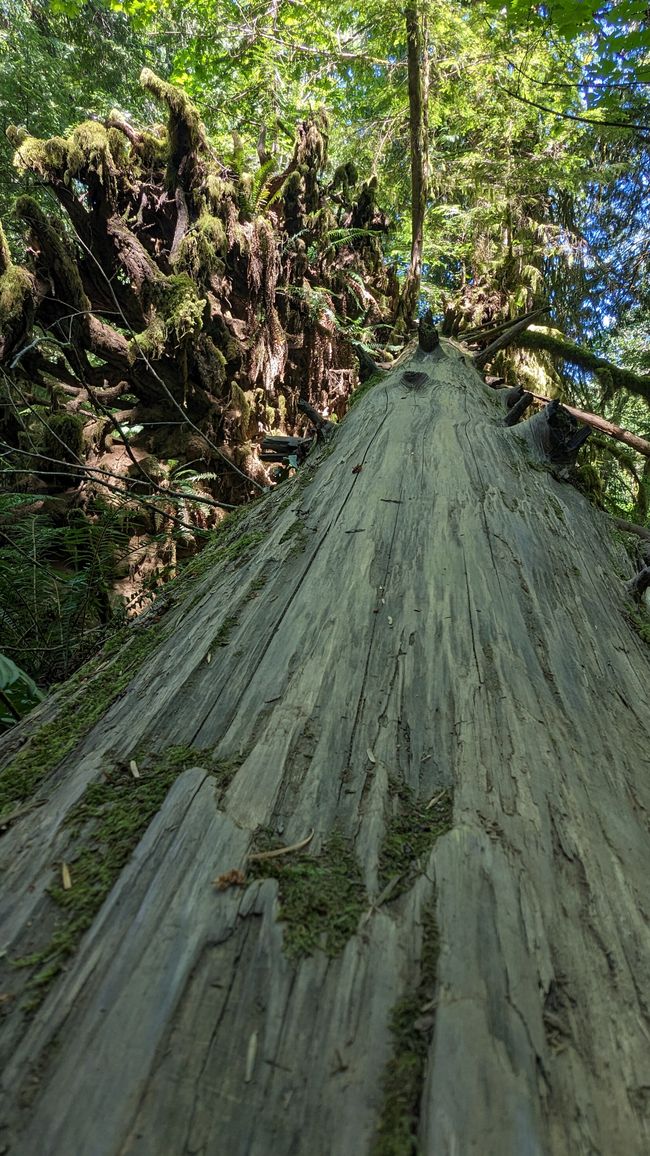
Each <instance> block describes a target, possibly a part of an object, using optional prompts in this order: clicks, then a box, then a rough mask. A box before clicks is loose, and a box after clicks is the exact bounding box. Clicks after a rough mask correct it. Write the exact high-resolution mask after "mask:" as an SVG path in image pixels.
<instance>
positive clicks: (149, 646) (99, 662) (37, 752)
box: [0, 625, 163, 817]
mask: <svg viewBox="0 0 650 1156" xmlns="http://www.w3.org/2000/svg"><path fill="white" fill-rule="evenodd" d="M162 638H163V636H162V635H161V632H160V628H159V627H158V626H156V625H152V626H151V627H149V628H147V629H145V628H142V629H141V630H138V631H135V630H134V629H133V628H130V632H129V628H128V627H127V628H126V629H124V630H122V631H120V632H119V633H118V634H116V635H115V636H114V637H113V638H112V639H111V641H110V643H108V644H107V646H106V647H105V649H104V651H103V652H101V653H100V654H99V655H97V657H96V658H94V659H93V660H92V661H91V662H89V663H87V664H86V665H85V666H83V667H81V669H80V670H78V671H77V673H76V674H75V675H74V676H73V677H72V678H71V679H70V681H69V682H68V683H67V684H66V690H67V692H68V694H67V695H66V697H65V698H64V699H63V700H62V701H61V704H60V708H59V713H58V714H57V716H56V718H55V719H54V720H53V721H52V722H48V723H45V724H44V725H43V726H41V727H39V729H38V730H37V731H36V732H35V733H34V734H33V735H31V737H30V738H29V739H28V740H27V741H26V743H25V745H24V746H23V747H22V748H21V749H20V751H19V752H18V754H17V755H16V756H15V758H14V759H12V760H11V762H10V763H8V764H7V765H6V766H5V767H3V768H2V770H1V771H0V816H2V817H4V816H5V815H7V814H9V813H10V812H11V811H12V810H13V809H14V807H15V806H16V805H17V804H19V803H23V802H25V800H26V799H29V798H30V796H31V795H33V794H34V792H35V790H36V788H37V787H38V785H39V783H40V782H41V781H42V780H43V779H44V778H45V777H46V776H47V775H48V774H50V773H51V772H52V771H54V770H55V769H56V767H58V766H59V764H60V763H61V762H62V761H63V759H64V758H65V757H66V755H68V754H69V753H70V751H72V750H74V748H75V746H76V745H77V743H78V742H79V741H80V739H81V738H83V736H84V735H86V734H87V733H88V731H90V730H91V729H92V727H93V726H94V725H95V723H96V722H98V721H99V719H100V718H101V717H102V715H103V714H104V713H105V712H106V710H107V709H108V707H109V706H110V704H111V703H112V702H113V701H114V699H116V698H117V697H118V695H119V694H121V692H122V691H123V690H124V689H125V688H126V687H127V686H128V684H129V683H130V682H131V680H132V679H133V678H134V677H135V674H136V672H137V671H138V669H139V668H140V666H141V665H142V663H143V662H144V660H145V658H146V657H147V656H148V655H149V654H150V653H151V652H152V651H153V650H155V648H156V647H157V646H160V643H161V641H162ZM110 654H116V655H117V657H116V658H115V660H114V661H113V662H111V663H110V664H109V665H106V659H107V656H109V655H110Z"/></svg>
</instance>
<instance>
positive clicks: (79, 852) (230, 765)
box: [14, 746, 240, 1010]
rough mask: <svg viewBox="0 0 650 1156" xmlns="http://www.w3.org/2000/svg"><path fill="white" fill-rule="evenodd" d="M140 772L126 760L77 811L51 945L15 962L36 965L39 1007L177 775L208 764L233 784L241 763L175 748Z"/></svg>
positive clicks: (32, 998)
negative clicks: (66, 881) (135, 772)
mask: <svg viewBox="0 0 650 1156" xmlns="http://www.w3.org/2000/svg"><path fill="white" fill-rule="evenodd" d="M135 761H136V766H137V770H138V774H139V777H138V778H136V777H134V775H133V773H132V771H131V768H130V767H129V766H128V765H127V764H124V763H118V764H117V765H113V766H111V767H109V768H108V769H107V770H106V771H105V773H104V776H103V778H102V779H101V780H100V781H98V782H94V783H91V784H90V785H89V786H88V787H87V788H86V790H85V792H84V794H83V796H82V797H81V799H80V800H79V802H78V803H77V804H76V806H75V807H73V808H72V810H71V811H70V814H69V815H68V818H67V820H66V825H67V826H68V827H69V828H70V836H71V840H72V841H73V843H74V844H75V849H74V851H72V852H71V853H70V858H69V860H68V861H67V864H66V866H67V867H68V870H69V872H70V882H71V886H70V887H69V888H68V889H64V887H63V886H62V883H61V867H60V866H59V867H58V868H57V876H56V878H57V882H56V883H53V884H52V886H51V887H50V888H49V894H50V895H51V897H52V899H53V900H54V902H55V903H56V904H57V906H58V907H59V908H60V909H61V918H60V919H59V920H58V923H57V926H56V930H55V931H54V934H53V935H52V938H51V939H50V941H49V943H48V944H46V946H45V947H44V948H42V949H41V950H40V951H37V952H35V953H34V954H32V955H28V956H25V957H24V958H22V959H19V960H15V961H14V965H15V966H17V967H30V968H35V969H36V970H35V972H34V975H33V976H31V978H30V980H29V983H28V985H27V991H28V1004H27V1007H28V1009H30V1010H33V1009H34V1008H35V1007H36V1006H38V1004H39V1003H40V1002H41V1000H42V999H43V997H44V995H45V993H46V991H47V989H48V987H49V985H50V983H51V982H52V980H53V979H54V978H55V977H56V976H57V975H58V974H59V972H60V971H61V970H62V968H63V967H64V965H65V962H66V960H67V959H68V958H69V957H70V956H71V955H72V954H73V952H74V951H75V950H76V947H77V945H78V943H79V940H80V939H81V936H82V935H83V933H84V931H86V930H87V929H88V928H89V927H90V925H91V923H92V922H93V920H94V918H95V915H96V914H97V912H98V911H99V909H100V907H101V905H102V903H103V902H104V900H105V899H106V897H107V895H108V893H109V891H110V890H111V888H112V886H113V884H114V883H115V881H116V879H117V878H118V876H119V874H120V872H121V871H122V869H123V868H124V866H125V865H126V863H127V862H128V860H129V858H130V856H131V854H132V852H133V850H134V849H135V847H136V846H137V844H138V843H139V842H140V839H141V838H142V836H143V835H144V833H145V831H146V829H147V827H148V826H149V824H150V822H151V820H152V819H153V818H154V816H155V815H156V814H157V812H158V811H159V810H160V807H161V805H162V803H163V802H164V799H165V797H166V795H167V793H168V791H169V789H170V787H171V786H172V784H173V782H174V780H175V779H176V778H177V777H178V776H179V775H180V774H181V772H182V771H184V770H187V768H188V767H192V766H203V767H205V768H206V770H207V771H209V772H210V773H211V774H213V775H214V777H215V780H216V783H217V784H218V785H219V786H221V787H225V786H227V784H228V783H229V782H230V780H231V779H232V777H233V775H234V774H235V772H236V771H237V769H238V767H239V765H240V763H239V760H235V761H228V762H223V761H221V762H218V761H216V760H215V759H214V756H213V754H212V752H211V751H209V750H208V751H206V750H195V749H194V748H192V747H182V746H172V747H168V748H167V749H166V750H165V751H162V752H161V753H159V754H148V755H145V756H138V755H137V754H136V760H135Z"/></svg>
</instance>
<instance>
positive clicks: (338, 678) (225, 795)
mask: <svg viewBox="0 0 650 1156" xmlns="http://www.w3.org/2000/svg"><path fill="white" fill-rule="evenodd" d="M559 414H560V416H561V413H560V411H558V409H557V407H555V409H553V411H552V413H551V414H549V420H548V422H547V420H546V417H545V416H544V415H543V414H542V415H541V416H540V415H536V416H535V417H534V418H532V419H530V421H529V422H524V423H522V424H520V425H518V426H517V427H516V428H514V429H513V428H509V427H507V426H506V425H505V424H504V415H505V405H504V402H503V400H502V399H501V398H500V397H499V396H498V395H497V394H496V393H494V392H493V391H491V390H489V389H488V388H487V387H486V386H485V385H484V383H483V382H482V381H481V379H480V377H479V376H478V374H477V372H476V370H475V369H474V368H473V367H472V366H471V364H470V361H469V359H468V358H466V357H464V356H463V355H462V354H461V353H459V352H458V350H457V349H456V348H455V347H453V346H452V345H450V344H447V343H446V342H443V343H442V345H441V346H440V347H439V348H438V349H437V350H435V351H433V352H432V353H429V354H425V353H423V352H418V353H416V354H415V355H414V357H413V359H412V360H411V361H410V362H404V363H402V365H401V367H399V368H398V369H396V370H395V371H394V372H392V373H391V374H390V375H389V376H387V377H386V378H385V379H384V380H383V382H381V383H380V384H379V385H377V386H375V388H374V389H372V390H370V391H369V392H368V393H367V394H366V396H365V397H364V398H363V399H362V400H361V401H360V402H359V404H358V405H357V406H356V407H355V408H354V409H353V410H352V411H351V413H350V415H349V416H348V417H347V418H346V419H345V421H344V423H343V425H342V426H341V428H340V430H339V431H338V432H337V433H336V435H335V437H334V441H333V443H331V445H327V446H325V448H324V450H323V451H321V454H322V456H321V458H320V459H316V461H315V462H314V463H313V465H310V464H307V466H305V467H304V468H303V472H302V473H300V474H299V475H298V477H297V478H296V479H295V480H294V481H293V482H289V483H286V484H285V485H283V486H281V487H279V488H278V489H276V491H275V492H273V493H271V494H269V495H267V496H265V497H263V498H262V499H260V501H259V502H258V503H256V504H255V505H254V506H253V507H252V508H251V509H250V511H249V512H248V513H247V514H246V515H245V516H244V517H243V519H242V518H240V519H239V520H238V521H237V522H236V523H235V524H234V525H233V524H232V523H231V528H230V529H226V530H225V531H223V532H222V533H221V534H220V535H219V536H217V538H216V539H215V543H214V546H213V547H212V549H211V550H210V549H209V550H208V551H207V552H206V554H204V555H202V556H201V557H200V558H199V559H197V560H195V561H194V562H193V563H192V564H191V565H192V567H193V568H191V569H190V573H189V575H188V577H187V578H186V579H185V584H184V585H183V582H181V583H180V586H179V587H177V590H178V593H177V594H171V595H170V596H169V598H168V601H167V602H165V601H164V600H161V601H160V602H159V603H158V604H157V605H156V606H155V607H154V609H153V611H152V612H151V613H150V615H149V616H148V617H147V616H144V618H143V620H142V621H138V622H137V623H136V624H134V625H133V626H131V627H130V628H128V629H127V630H126V631H125V633H124V635H123V637H122V639H121V641H120V643H119V645H116V644H113V646H112V648H111V649H106V650H105V652H104V653H103V654H102V655H100V656H99V658H98V659H97V660H96V661H94V663H93V664H91V665H90V666H89V667H87V668H85V670H84V671H82V672H80V674H79V675H78V676H75V679H74V680H73V682H72V683H71V684H68V686H67V687H64V688H63V689H62V690H61V691H60V692H59V693H58V694H57V695H55V696H54V697H53V698H51V699H49V700H48V701H47V702H46V703H44V704H43V706H42V707H40V708H39V709H38V711H37V712H36V714H35V715H34V716H33V718H32V720H31V721H28V723H27V724H25V725H23V726H22V727H21V728H20V729H19V730H18V731H17V732H16V733H15V734H12V735H11V736H9V737H8V738H6V739H5V740H4V745H3V748H2V749H3V751H4V755H5V760H6V759H7V758H10V759H11V761H9V762H8V763H7V765H6V767H5V769H4V771H3V774H2V779H1V780H0V781H1V782H2V784H3V791H4V803H5V807H4V810H3V815H4V819H3V823H4V827H5V828H6V833H5V835H4V837H3V839H2V852H3V867H4V872H5V885H4V887H3V891H2V898H1V900H0V902H1V913H2V928H3V933H2V943H1V945H0V946H2V948H3V958H2V961H0V965H1V966H2V968H3V969H4V975H3V977H2V979H3V982H2V991H3V993H4V994H3V1002H4V1006H5V1010H6V1019H5V1023H4V1028H3V1033H2V1054H1V1055H0V1065H1V1068H2V1073H3V1075H2V1082H3V1088H4V1093H5V1097H4V1107H3V1113H2V1122H3V1124H4V1128H5V1130H4V1131H3V1133H2V1136H3V1142H4V1151H6V1152H9V1153H10V1154H11V1156H33V1154H34V1153H36V1152H38V1153H39V1156H77V1154H78V1156H82V1154H83V1156H88V1154H89V1153H92V1154H93V1156H118V1154H119V1156H122V1154H126V1153H128V1154H135V1153H137V1154H138V1156H145V1154H146V1156H160V1154H161V1153H165V1156H181V1154H182V1153H186V1152H202V1153H210V1154H212V1153H217V1152H223V1153H228V1154H229V1156H268V1153H269V1152H272V1153H273V1154H274V1156H289V1154H290V1153H307V1152H309V1153H312V1154H314V1156H326V1154H330V1153H337V1154H338V1153H340V1154H342V1156H347V1154H352V1153H354V1154H355V1156H357V1154H358V1156H365V1154H373V1156H387V1154H388V1153H402V1152H404V1153H406V1152H411V1151H413V1150H414V1147H413V1146H414V1145H415V1144H416V1143H417V1144H418V1145H419V1147H418V1149H417V1150H418V1151H420V1152H422V1153H427V1154H429V1153H430V1154H431V1156H434V1154H435V1156H438V1154H443V1153H459V1154H462V1156H465V1154H469V1153H473V1152H477V1153H478V1152H480V1153H482V1154H484V1156H521V1153H524V1152H526V1153H535V1154H542V1153H544V1154H553V1156H555V1154H557V1156H560V1154H561V1156H565V1154H568V1153H572V1154H575V1156H578V1154H581V1156H587V1154H588V1153H594V1152H603V1153H605V1152H606V1153H626V1154H628V1153H629V1154H637V1156H641V1154H642V1153H645V1152H647V1151H648V1148H649V1143H650V1133H649V1129H648V1116H647V1105H648V1088H649V1087H650V1071H649V1052H648V1043H647V1041H648V1032H649V1030H650V1012H649V1010H648V1002H647V993H648V991H649V990H650V964H649V959H650V955H649V952H648V947H649V942H648V940H649V937H648V903H647V880H648V865H649V862H650V836H649V834H648V815H649V814H650V774H649V771H650V745H649V737H650V736H649V729H650V728H649V721H648V720H649V713H648V687H649V686H650V661H649V655H648V649H647V646H646V645H645V644H644V643H643V642H642V641H641V639H640V638H639V637H638V635H637V634H636V633H635V632H634V630H633V629H632V627H631V625H630V623H629V621H628V617H627V616H628V615H629V613H630V610H631V605H630V604H629V603H628V600H627V599H628V596H627V594H626V591H625V579H626V578H628V577H630V576H631V573H632V567H631V566H630V567H629V573H627V572H626V571H625V560H624V555H623V554H622V553H620V552H619V550H618V549H617V548H616V547H615V545H614V544H613V543H612V542H610V541H609V539H608V536H607V530H606V523H605V519H604V517H603V515H601V514H600V513H598V512H597V511H595V510H593V509H592V508H591V507H590V506H589V504H588V503H587V502H586V500H585V499H584V498H583V497H582V496H581V495H580V494H579V493H578V492H577V491H576V490H574V489H573V488H571V487H569V486H568V485H566V484H564V483H562V482H561V481H559V480H557V479H556V478H555V477H554V476H553V473H552V468H553V467H551V466H550V465H549V462H548V458H547V453H551V454H552V456H553V457H554V458H556V459H557V458H559V457H560V456H561V454H560V450H561V446H559V441H558V439H559V438H560V435H561V433H562V430H561V428H560V426H561V425H562V423H561V422H559V417H558V415H559ZM551 418H552V422H551ZM558 422H559V424H558ZM569 425H570V421H569ZM549 430H550V433H551V435H552V436H550V440H549V437H547V436H546V434H548V433H549ZM558 431H559V432H558ZM226 525H228V524H226ZM201 565H202V566H204V567H206V569H205V570H204V571H203V572H201V570H200V568H199V567H200V566H201ZM20 742H22V743H23V745H22V746H21V747H20V749H19V750H17V749H16V748H17V746H18V744H19V743H20ZM40 803H42V804H43V805H42V806H39V805H38V804H40ZM274 851H278V852H281V853H278V854H272V852H274ZM215 880H216V883H215V882H213V881H215ZM17 962H22V965H23V966H22V967H16V966H12V964H13V965H15V964H16V963H17ZM30 1002H31V1004H32V1011H31V1012H27V1011H25V1010H23V1009H24V1005H25V1003H30Z"/></svg>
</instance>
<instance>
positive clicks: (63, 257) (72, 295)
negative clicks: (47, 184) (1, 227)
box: [16, 196, 90, 325]
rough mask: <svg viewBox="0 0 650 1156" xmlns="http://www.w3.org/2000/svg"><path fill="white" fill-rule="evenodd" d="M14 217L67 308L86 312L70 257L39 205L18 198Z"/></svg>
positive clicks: (26, 198)
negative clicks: (23, 224) (33, 243)
mask: <svg viewBox="0 0 650 1156" xmlns="http://www.w3.org/2000/svg"><path fill="white" fill-rule="evenodd" d="M16 215H17V216H18V217H20V218H21V219H22V220H23V221H25V222H26V223H27V224H28V225H29V227H30V228H31V229H32V231H33V233H34V235H35V237H36V239H37V241H38V243H39V245H40V246H41V248H42V250H43V253H44V255H45V256H46V257H47V260H48V262H49V265H50V272H51V273H52V274H53V277H54V281H55V285H56V289H57V292H58V294H59V295H60V296H61V297H63V299H64V300H65V301H66V303H67V304H68V305H70V306H74V307H75V308H76V309H78V310H80V311H84V310H87V309H89V308H90V302H89V300H88V298H87V297H86V294H85V292H84V287H83V284H82V281H81V276H80V274H79V270H78V268H77V265H76V262H75V260H74V256H73V254H72V253H71V251H70V248H69V246H68V245H67V244H66V243H65V241H64V239H63V238H62V237H61V236H60V234H59V233H58V232H57V230H56V228H55V227H54V224H53V223H52V222H50V221H49V220H48V218H47V217H46V215H45V213H44V212H43V210H42V209H41V207H40V205H38V204H37V203H36V201H35V200H34V198H33V197H27V196H24V197H19V198H18V200H17V201H16ZM73 324H74V323H73V322H71V325H73ZM76 324H83V320H82V319H81V318H80V319H78V320H77V321H76Z"/></svg>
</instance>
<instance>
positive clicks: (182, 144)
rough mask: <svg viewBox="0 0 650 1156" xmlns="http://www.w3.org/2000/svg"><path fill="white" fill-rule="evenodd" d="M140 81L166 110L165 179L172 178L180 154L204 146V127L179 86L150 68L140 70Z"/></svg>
mask: <svg viewBox="0 0 650 1156" xmlns="http://www.w3.org/2000/svg"><path fill="white" fill-rule="evenodd" d="M140 84H141V85H142V87H143V88H145V89H146V90H147V92H150V93H151V94H152V95H153V96H155V97H156V99H157V100H160V101H162V103H163V104H165V105H166V106H167V108H168V109H169V120H168V122H167V132H168V134H169V166H168V178H169V179H174V180H175V177H176V173H177V169H178V165H179V164H180V161H181V160H182V158H183V156H186V155H187V154H188V153H197V152H200V151H205V150H206V149H207V141H206V137H205V129H204V128H203V125H202V123H201V118H200V117H199V114H198V112H197V110H196V108H195V107H194V105H193V104H192V101H191V100H190V98H189V96H188V95H187V93H185V92H183V89H182V88H179V87H177V86H176V85H174V84H168V83H167V81H165V80H161V78H160V77H159V76H156V74H155V73H154V72H152V71H151V69H150V68H143V69H142V72H141V73H140Z"/></svg>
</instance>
